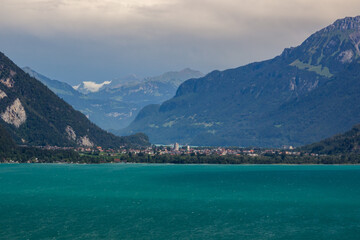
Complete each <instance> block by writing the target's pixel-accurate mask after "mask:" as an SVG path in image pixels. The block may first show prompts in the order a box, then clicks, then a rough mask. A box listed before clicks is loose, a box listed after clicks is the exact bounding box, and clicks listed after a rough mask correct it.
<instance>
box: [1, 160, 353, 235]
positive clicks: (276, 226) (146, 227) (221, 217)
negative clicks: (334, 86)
mask: <svg viewBox="0 0 360 240" xmlns="http://www.w3.org/2000/svg"><path fill="white" fill-rule="evenodd" d="M0 239H207V240H208V239H326V240H331V239H347V240H348V239H360V166H277V165H276V166H274V165H272V166H269V165H265V166H251V165H250V166H248V165H246V166H244V165H239V166H229V165H141V164H113V165H110V164H109V165H56V164H53V165H52V164H43V165H41V164H38V165H36V164H33V165H32V164H1V165H0Z"/></svg>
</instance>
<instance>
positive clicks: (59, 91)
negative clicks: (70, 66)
mask: <svg viewBox="0 0 360 240" xmlns="http://www.w3.org/2000/svg"><path fill="white" fill-rule="evenodd" d="M22 70H23V71H24V72H26V73H27V74H29V75H30V76H31V77H33V78H36V79H37V80H39V81H40V82H42V83H43V84H45V85H46V86H47V87H48V88H49V89H50V90H51V91H53V92H54V93H55V94H56V95H58V96H59V97H61V98H62V99H69V98H71V97H72V98H75V99H76V98H79V97H81V96H82V94H81V93H79V92H78V91H76V90H75V89H74V88H73V87H72V86H70V85H69V84H67V83H65V82H61V81H58V80H53V79H50V78H48V77H46V76H44V75H42V74H40V73H38V72H36V71H34V70H33V69H31V68H30V67H24V68H22Z"/></svg>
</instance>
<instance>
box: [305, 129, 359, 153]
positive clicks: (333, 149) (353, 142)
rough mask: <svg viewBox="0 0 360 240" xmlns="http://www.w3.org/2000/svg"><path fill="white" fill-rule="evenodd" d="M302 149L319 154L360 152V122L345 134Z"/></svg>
mask: <svg viewBox="0 0 360 240" xmlns="http://www.w3.org/2000/svg"><path fill="white" fill-rule="evenodd" d="M300 150H302V151H306V152H310V153H318V154H349V153H360V124H358V125H356V126H354V127H353V128H352V129H351V130H350V131H347V132H346V133H344V134H339V135H336V136H333V137H331V138H328V139H325V140H323V141H320V142H318V143H313V144H310V145H307V146H304V147H302V148H300Z"/></svg>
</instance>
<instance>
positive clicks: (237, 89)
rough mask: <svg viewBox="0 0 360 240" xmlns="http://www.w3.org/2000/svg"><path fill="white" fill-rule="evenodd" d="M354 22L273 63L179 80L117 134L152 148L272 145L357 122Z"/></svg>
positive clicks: (358, 23) (341, 23)
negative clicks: (134, 136)
mask: <svg viewBox="0 0 360 240" xmlns="http://www.w3.org/2000/svg"><path fill="white" fill-rule="evenodd" d="M359 44H360V17H354V18H352V17H347V18H344V19H340V20H337V21H336V22H334V23H333V24H331V25H330V26H328V27H326V28H324V29H322V30H320V31H318V32H316V33H314V34H313V35H311V36H310V37H309V38H308V39H306V40H305V41H304V42H303V43H302V44H301V45H300V46H298V47H295V48H288V49H285V50H284V51H283V53H282V54H281V55H279V56H277V57H275V58H273V59H270V60H266V61H262V62H255V63H252V64H249V65H246V66H242V67H239V68H235V69H229V70H225V71H213V72H211V73H209V74H208V75H206V76H205V77H202V78H198V79H190V80H188V81H185V82H184V83H183V84H181V85H180V87H179V88H178V90H177V92H176V95H175V97H173V98H172V99H170V100H168V101H165V102H164V103H162V104H161V105H149V106H146V107H145V108H143V109H142V110H141V111H140V113H139V114H138V115H137V117H136V119H135V120H134V121H133V122H132V123H131V124H130V126H129V127H128V128H126V129H124V130H123V131H121V134H128V133H133V132H137V131H141V132H144V133H146V134H148V136H149V138H150V140H151V141H152V142H153V143H164V144H169V143H174V142H179V143H183V144H192V145H228V146H229V145H230V146H234V145H235V146H260V147H280V146H282V145H293V146H301V145H305V144H309V143H312V142H317V141H320V140H321V139H324V138H326V137H329V136H332V135H334V134H337V133H339V132H344V131H346V129H349V128H351V126H353V125H355V124H357V123H358V122H360V105H359V104H358V103H359V102H360V81H358V77H359V76H360V64H359V56H360V51H359Z"/></svg>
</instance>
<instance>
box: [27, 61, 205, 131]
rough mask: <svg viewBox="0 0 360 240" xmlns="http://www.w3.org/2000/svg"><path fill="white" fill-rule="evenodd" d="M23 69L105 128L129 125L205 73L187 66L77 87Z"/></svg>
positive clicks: (28, 69)
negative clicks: (144, 76)
mask: <svg viewBox="0 0 360 240" xmlns="http://www.w3.org/2000/svg"><path fill="white" fill-rule="evenodd" d="M23 70H24V71H25V72H27V73H29V75H30V76H32V77H35V78H36V79H38V80H39V81H41V82H42V83H44V84H45V85H46V86H47V87H49V88H50V90H52V91H53V92H54V93H56V94H57V95H58V96H59V97H61V98H62V99H64V100H65V101H66V102H67V103H69V104H70V105H72V106H73V107H74V108H75V109H76V110H79V111H80V112H82V113H83V114H85V115H86V116H87V117H88V118H89V119H90V120H91V121H92V122H94V123H95V124H97V125H98V126H100V127H101V128H103V129H121V128H125V127H127V126H128V125H129V124H130V123H131V121H132V120H134V119H135V116H136V115H137V113H138V112H139V111H140V109H141V108H143V107H144V106H146V105H147V104H157V103H161V102H163V101H165V100H167V99H170V98H171V97H173V96H174V95H175V93H176V90H177V88H178V86H179V85H180V84H181V83H182V82H184V81H185V80H187V79H189V78H192V77H201V76H203V75H204V74H202V73H201V72H199V71H195V70H191V69H189V68H187V69H184V70H182V71H179V72H176V71H173V72H167V73H164V74H162V75H160V76H156V77H148V78H145V79H140V78H138V77H136V76H135V75H129V76H127V77H124V78H118V79H114V80H112V81H105V82H103V83H94V82H82V83H81V84H80V85H78V86H76V87H75V89H74V88H73V87H71V86H70V85H68V84H67V83H64V82H61V81H57V80H51V79H49V78H48V77H45V76H43V75H41V74H39V73H37V72H36V71H34V70H32V69H30V68H28V67H26V68H23ZM105 83H106V84H105ZM76 89H77V90H76ZM114 131H115V130H114Z"/></svg>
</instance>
